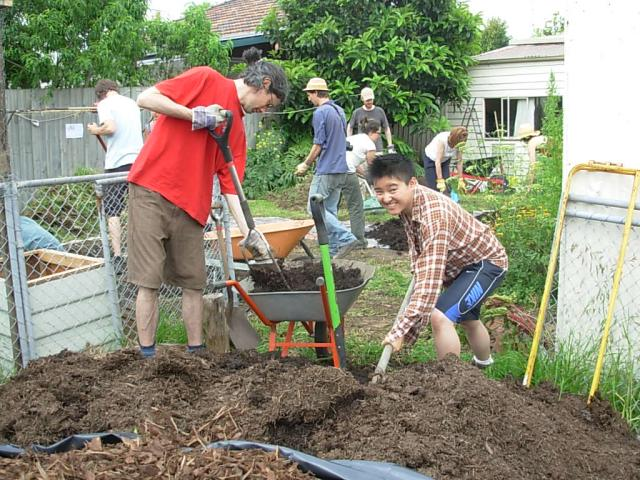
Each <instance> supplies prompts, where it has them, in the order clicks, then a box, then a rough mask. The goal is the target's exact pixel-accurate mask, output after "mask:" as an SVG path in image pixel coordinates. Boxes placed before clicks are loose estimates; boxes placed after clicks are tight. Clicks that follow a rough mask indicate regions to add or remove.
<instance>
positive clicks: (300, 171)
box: [295, 162, 309, 177]
mask: <svg viewBox="0 0 640 480" xmlns="http://www.w3.org/2000/svg"><path fill="white" fill-rule="evenodd" d="M307 170H309V165H307V164H306V163H305V162H302V163H299V164H298V166H297V167H296V172H295V173H296V175H297V176H298V177H302V176H303V175H304V174H305V173H307Z"/></svg>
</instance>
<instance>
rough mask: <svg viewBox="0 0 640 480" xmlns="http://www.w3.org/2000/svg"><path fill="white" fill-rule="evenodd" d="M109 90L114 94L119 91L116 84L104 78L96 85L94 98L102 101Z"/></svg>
mask: <svg viewBox="0 0 640 480" xmlns="http://www.w3.org/2000/svg"><path fill="white" fill-rule="evenodd" d="M111 90H113V91H114V92H119V91H120V87H118V84H117V83H116V82H114V81H113V80H109V79H108V78H104V79H102V80H98V83H96V97H98V100H102V99H103V98H104V97H105V95H106V94H107V93H109V92H110V91H111Z"/></svg>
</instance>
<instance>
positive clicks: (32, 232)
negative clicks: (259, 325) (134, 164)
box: [0, 174, 229, 373]
mask: <svg viewBox="0 0 640 480" xmlns="http://www.w3.org/2000/svg"><path fill="white" fill-rule="evenodd" d="M3 192H4V195H3V197H4V198H3V200H4V204H3V205H4V206H5V208H6V210H7V220H6V224H7V235H6V236H7V237H8V238H0V247H2V251H3V252H4V251H7V252H9V255H8V257H9V262H6V261H5V262H4V265H5V268H4V271H5V278H3V279H2V282H3V285H2V286H3V288H1V289H0V370H2V371H3V372H5V373H7V372H10V371H12V369H13V368H14V366H15V365H17V366H18V367H19V366H23V365H24V364H26V362H28V361H29V360H31V359H34V358H37V357H41V356H45V355H51V354H54V353H57V352H59V351H61V350H64V349H69V350H82V349H85V348H87V347H92V348H98V349H101V350H102V349H103V350H113V349H117V348H119V347H121V346H124V345H132V344H136V343H137V330H136V323H135V302H136V296H137V288H136V286H135V285H133V284H131V283H129V282H128V281H127V230H128V213H127V209H128V208H127V207H128V189H127V183H126V177H125V176H123V175H122V174H120V175H118V174H104V175H91V176H83V177H69V178H61V179H49V180H36V181H29V182H7V183H5V184H4V185H3ZM114 192H115V194H116V196H117V198H118V202H120V203H119V208H116V209H114V208H113V204H111V206H110V207H108V206H107V208H105V199H108V198H111V201H113V195H114ZM222 218H223V223H224V229H225V233H226V236H225V237H226V238H227V239H228V238H229V235H228V216H227V215H226V212H225V213H224V215H223V217H222ZM205 257H206V265H207V285H208V287H207V289H210V287H209V286H210V285H211V284H213V283H214V282H217V281H220V280H222V278H223V270H222V267H221V265H222V263H221V258H220V248H219V245H218V242H217V240H216V238H214V237H207V239H205ZM3 260H4V258H3ZM7 278H8V279H9V280H12V282H9V283H10V285H9V288H8V287H7V285H8V284H7ZM5 292H6V293H5ZM205 293H206V292H205ZM159 311H160V322H161V323H173V324H176V323H180V324H181V323H182V320H181V291H180V289H179V288H176V287H172V286H169V285H162V287H161V288H160V291H159Z"/></svg>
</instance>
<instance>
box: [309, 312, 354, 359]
mask: <svg viewBox="0 0 640 480" xmlns="http://www.w3.org/2000/svg"><path fill="white" fill-rule="evenodd" d="M313 333H314V340H315V342H316V343H326V342H328V341H329V340H328V339H329V332H328V331H327V324H326V322H315V326H314V329H313ZM334 334H335V337H336V347H337V349H338V358H339V359H340V367H344V366H345V365H346V362H347V349H346V346H345V343H344V327H343V325H342V323H341V324H340V326H339V327H338V328H337V329H336V330H335V331H334ZM315 350H316V356H317V357H318V358H320V359H325V358H330V357H331V351H330V350H329V349H328V348H326V347H316V349H315Z"/></svg>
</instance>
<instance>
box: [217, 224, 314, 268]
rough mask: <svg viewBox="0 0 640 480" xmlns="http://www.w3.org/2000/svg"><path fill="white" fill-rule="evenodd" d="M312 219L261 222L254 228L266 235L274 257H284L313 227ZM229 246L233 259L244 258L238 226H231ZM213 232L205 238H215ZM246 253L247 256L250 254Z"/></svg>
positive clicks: (249, 256)
mask: <svg viewBox="0 0 640 480" xmlns="http://www.w3.org/2000/svg"><path fill="white" fill-rule="evenodd" d="M313 225H314V224H313V220H287V221H283V222H273V223H263V224H259V225H256V230H258V231H260V232H262V233H263V234H264V236H265V237H266V239H267V241H268V242H269V245H270V246H271V249H272V250H273V255H274V257H275V258H286V257H287V255H289V253H291V250H293V248H294V247H295V246H296V245H297V244H298V243H299V242H300V240H302V239H303V238H304V237H305V235H306V234H307V233H309V230H311V229H312V228H313ZM230 233H231V247H232V251H233V259H234V260H244V259H245V257H244V256H243V255H242V251H240V247H239V246H238V243H239V242H240V240H242V238H243V236H242V233H241V232H240V229H239V228H232V229H231V231H230ZM215 239H216V236H215V232H209V233H207V234H205V240H215ZM246 253H247V258H248V259H250V258H251V254H250V253H249V252H246Z"/></svg>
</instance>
